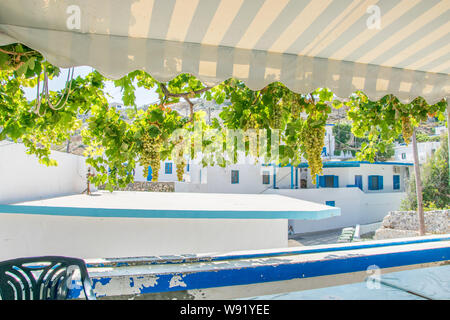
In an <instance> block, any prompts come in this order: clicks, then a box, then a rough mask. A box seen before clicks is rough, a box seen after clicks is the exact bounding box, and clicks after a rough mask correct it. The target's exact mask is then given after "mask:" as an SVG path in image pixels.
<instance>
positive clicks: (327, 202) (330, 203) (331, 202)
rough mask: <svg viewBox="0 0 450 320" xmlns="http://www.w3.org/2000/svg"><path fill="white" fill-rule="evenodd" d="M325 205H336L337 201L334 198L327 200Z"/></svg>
mask: <svg viewBox="0 0 450 320" xmlns="http://www.w3.org/2000/svg"><path fill="white" fill-rule="evenodd" d="M325 205H327V206H330V207H336V201H333V200H330V201H325Z"/></svg>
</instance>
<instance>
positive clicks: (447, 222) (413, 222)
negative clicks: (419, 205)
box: [375, 210, 450, 240]
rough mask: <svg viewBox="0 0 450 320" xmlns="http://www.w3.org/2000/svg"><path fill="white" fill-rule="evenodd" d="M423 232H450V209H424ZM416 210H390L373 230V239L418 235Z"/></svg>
mask: <svg viewBox="0 0 450 320" xmlns="http://www.w3.org/2000/svg"><path fill="white" fill-rule="evenodd" d="M424 219H425V233H426V234H446V233H450V210H434V211H425V213H424ZM418 230H419V222H418V218H417V212H416V211H391V212H389V214H388V215H387V216H386V217H384V219H383V222H382V224H381V228H379V229H378V230H377V231H376V232H375V239H377V240H378V239H392V238H403V237H414V236H418V235H419V232H418Z"/></svg>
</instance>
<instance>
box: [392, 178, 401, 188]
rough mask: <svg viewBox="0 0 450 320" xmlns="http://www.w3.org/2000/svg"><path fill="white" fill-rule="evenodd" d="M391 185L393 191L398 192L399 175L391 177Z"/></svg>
mask: <svg viewBox="0 0 450 320" xmlns="http://www.w3.org/2000/svg"><path fill="white" fill-rule="evenodd" d="M393 184H394V190H400V176H399V175H394V176H393Z"/></svg>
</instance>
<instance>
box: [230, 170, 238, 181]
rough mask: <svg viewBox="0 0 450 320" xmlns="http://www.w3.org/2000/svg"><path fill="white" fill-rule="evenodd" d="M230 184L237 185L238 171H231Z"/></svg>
mask: <svg viewBox="0 0 450 320" xmlns="http://www.w3.org/2000/svg"><path fill="white" fill-rule="evenodd" d="M231 183H232V184H237V183H239V170H231Z"/></svg>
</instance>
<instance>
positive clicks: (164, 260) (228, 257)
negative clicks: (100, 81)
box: [88, 236, 450, 267]
mask: <svg viewBox="0 0 450 320" xmlns="http://www.w3.org/2000/svg"><path fill="white" fill-rule="evenodd" d="M440 241H450V236H443V237H438V238H433V239H427V238H422V239H413V238H412V240H395V239H392V242H391V241H389V242H378V243H371V242H372V241H370V242H369V243H364V244H361V243H352V244H342V245H337V246H335V245H333V246H332V247H322V248H313V249H300V250H291V251H286V250H275V251H274V252H264V253H247V254H245V253H244V254H235V255H226V256H202V257H198V256H197V255H195V254H193V255H189V256H188V257H186V256H183V255H181V256H174V259H173V260H171V259H167V258H158V257H153V258H149V259H148V260H145V261H144V262H141V261H140V264H161V263H164V264H165V263H168V264H180V263H188V262H190V259H193V260H192V261H194V262H202V261H223V260H240V259H257V258H269V257H277V256H285V255H297V254H310V253H321V252H338V251H348V250H359V249H371V248H383V247H390V246H401V245H410V244H420V243H430V242H440ZM109 265H110V264H103V263H91V264H88V267H105V266H109ZM113 265H114V266H129V265H130V264H129V263H127V262H125V259H121V258H117V262H116V263H115V264H113ZM131 265H135V264H134V263H132V264H131Z"/></svg>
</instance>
